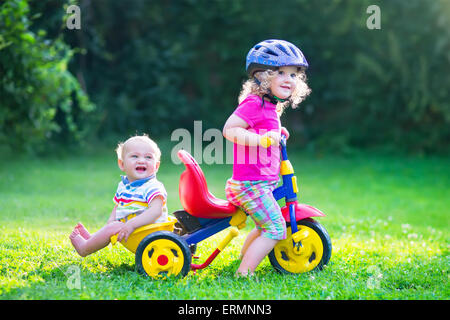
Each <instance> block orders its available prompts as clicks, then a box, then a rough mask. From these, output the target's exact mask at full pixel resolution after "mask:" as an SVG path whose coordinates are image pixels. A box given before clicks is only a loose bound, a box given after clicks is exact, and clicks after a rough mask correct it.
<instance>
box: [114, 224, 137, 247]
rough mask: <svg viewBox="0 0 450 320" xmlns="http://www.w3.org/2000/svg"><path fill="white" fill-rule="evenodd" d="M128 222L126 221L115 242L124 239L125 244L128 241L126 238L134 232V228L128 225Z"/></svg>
mask: <svg viewBox="0 0 450 320" xmlns="http://www.w3.org/2000/svg"><path fill="white" fill-rule="evenodd" d="M128 222H129V221H127V222H126V223H125V224H124V225H123V227H122V229H120V231H119V233H118V234H117V241H119V242H120V241H122V239H125V242H126V241H127V240H128V237H129V236H130V234H132V233H133V231H134V227H133V226H132V225H131V224H129V223H128Z"/></svg>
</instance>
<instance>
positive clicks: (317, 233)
mask: <svg viewBox="0 0 450 320" xmlns="http://www.w3.org/2000/svg"><path fill="white" fill-rule="evenodd" d="M297 228H298V231H299V232H300V233H301V234H303V235H304V238H302V240H301V241H299V243H297V245H296V246H294V241H293V239H292V232H291V226H290V224H288V226H287V237H286V239H285V240H281V241H280V242H278V243H277V245H276V246H275V247H274V248H273V250H272V251H271V252H270V253H269V260H270V263H271V264H272V266H273V267H274V268H275V269H276V270H277V271H279V272H281V273H287V274H297V273H304V272H308V271H311V270H314V269H317V270H321V269H322V268H323V266H324V265H326V264H327V263H328V261H329V260H330V257H331V240H330V236H329V235H328V232H327V231H326V230H325V228H324V227H323V226H322V225H321V224H320V223H318V222H317V221H315V220H313V219H304V220H300V221H298V222H297Z"/></svg>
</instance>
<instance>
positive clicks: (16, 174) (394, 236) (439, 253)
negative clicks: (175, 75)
mask: <svg viewBox="0 0 450 320" xmlns="http://www.w3.org/2000/svg"><path fill="white" fill-rule="evenodd" d="M290 157H291V162H292V163H293V165H294V168H295V170H296V174H297V176H298V179H299V185H300V201H301V202H302V203H307V204H310V205H313V206H315V207H317V208H319V209H321V210H322V211H323V212H324V213H326V215H327V216H326V217H323V218H318V220H319V221H320V222H321V223H322V224H323V225H324V226H325V227H326V229H327V230H328V232H329V234H330V237H331V240H332V244H333V252H332V256H331V260H330V263H329V265H328V266H327V267H326V268H325V269H324V270H323V271H321V272H312V273H307V274H300V275H295V276H286V275H281V274H279V273H277V272H276V271H275V270H274V269H273V268H272V266H271V265H270V263H269V261H268V259H267V258H266V259H264V260H263V262H262V264H261V265H260V266H259V267H258V269H257V272H256V277H255V278H252V279H236V278H234V277H233V275H234V272H235V270H236V269H237V267H238V263H239V262H238V260H237V257H238V255H239V250H240V246H241V245H242V243H243V241H244V238H245V236H246V234H247V232H249V231H250V230H251V228H252V227H253V222H251V220H250V219H248V223H247V224H248V226H247V227H246V228H245V229H244V230H243V232H241V234H240V235H239V236H238V237H237V238H235V239H234V240H233V241H232V243H231V244H230V245H229V246H228V247H227V248H226V249H225V250H224V252H223V253H221V254H220V255H219V256H218V257H217V258H216V260H215V261H214V262H213V263H212V265H211V266H210V267H208V268H206V269H204V270H200V271H198V272H197V273H196V274H193V273H192V272H190V273H189V275H188V276H187V277H185V278H181V279H180V278H169V279H166V280H162V281H161V280H159V281H158V280H152V279H150V278H145V277H143V276H141V275H139V274H138V273H137V272H135V269H134V268H135V266H134V255H133V254H132V253H130V252H129V251H127V250H126V249H125V248H123V247H122V246H121V245H116V246H114V247H113V246H108V247H107V248H105V249H104V250H102V251H99V252H97V253H95V254H93V255H91V256H89V257H87V258H81V257H79V256H78V255H77V254H76V253H75V251H74V249H73V248H72V246H71V244H70V241H69V239H68V235H69V233H70V232H71V230H72V228H73V226H74V225H75V224H76V223H77V222H78V221H81V222H83V223H84V225H85V226H86V227H87V228H88V229H89V230H90V231H91V232H92V231H96V230H97V229H98V228H100V227H101V226H103V224H104V223H105V221H106V220H107V219H108V217H109V214H110V212H111V209H112V207H113V203H112V197H113V194H114V192H115V190H116V187H117V183H118V182H119V175H120V174H121V172H120V170H119V169H118V168H117V166H116V160H115V158H114V153H113V152H109V153H100V154H98V155H74V156H73V157H71V158H69V157H62V158H57V157H51V158H48V159H35V158H18V159H10V158H8V159H3V160H2V161H1V162H2V165H1V167H0V177H1V181H2V183H1V184H0V194H1V195H2V196H1V198H0V219H1V225H0V259H1V261H0V298H1V299H441V300H445V299H449V298H450V290H449V289H450V288H449V284H448V280H449V216H450V215H449V213H450V209H449V208H450V165H449V164H450V159H448V158H414V157H406V156H369V155H358V156H355V157H340V156H336V157H335V156H323V157H320V158H318V157H315V156H312V155H308V154H303V153H300V152H298V153H295V152H294V150H292V149H291V150H290ZM202 168H203V170H204V172H205V175H206V178H207V181H208V184H209V187H210V189H211V191H212V193H214V194H215V195H216V196H218V197H224V184H225V181H226V179H227V178H228V177H229V176H230V174H231V166H229V165H215V166H207V165H202ZM182 171H183V167H182V166H181V165H180V166H176V165H173V164H172V163H171V162H170V157H169V156H168V155H167V153H166V154H165V156H164V157H163V163H162V165H161V168H160V172H159V174H158V177H159V179H160V180H161V181H162V182H164V183H165V186H166V189H167V190H168V192H169V210H170V211H175V210H177V209H180V208H181V206H180V202H179V200H178V179H179V175H180V173H181V172H182ZM223 236H224V232H222V233H219V234H217V235H215V236H214V237H211V238H209V239H208V240H205V241H204V242H202V243H200V244H199V247H198V250H197V254H198V255H200V260H201V261H203V260H204V259H205V258H206V257H207V256H208V255H209V254H210V253H211V252H212V251H213V250H214V248H215V245H216V244H217V243H218V242H219V241H220V239H221V238H222V237H223ZM78 272H79V273H78ZM78 276H79V277H78ZM77 278H78V279H80V282H79V285H80V286H79V287H78V286H77V284H78V283H77V282H75V281H74V279H77Z"/></svg>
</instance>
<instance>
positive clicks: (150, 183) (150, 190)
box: [113, 175, 168, 223]
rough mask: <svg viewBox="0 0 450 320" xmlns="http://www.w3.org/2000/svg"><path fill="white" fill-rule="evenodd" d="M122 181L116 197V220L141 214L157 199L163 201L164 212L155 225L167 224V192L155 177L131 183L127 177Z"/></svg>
mask: <svg viewBox="0 0 450 320" xmlns="http://www.w3.org/2000/svg"><path fill="white" fill-rule="evenodd" d="M121 178H122V181H120V182H119V185H118V186H117V191H116V194H115V196H114V199H113V201H114V203H115V204H116V205H117V208H116V220H120V219H122V218H125V217H127V216H128V215H130V214H133V213H134V214H136V215H137V214H140V213H142V212H143V211H145V210H146V209H147V208H148V204H149V203H150V202H151V201H152V200H153V199H154V198H155V197H156V196H161V197H162V199H163V212H162V214H161V216H160V217H159V218H158V219H156V221H155V222H154V223H160V222H167V221H168V214H167V192H166V189H165V188H164V185H163V184H162V183H161V182H159V181H158V180H157V179H156V176H155V175H151V176H150V177H148V178H145V179H140V180H135V181H133V182H129V181H128V178H127V177H126V176H121Z"/></svg>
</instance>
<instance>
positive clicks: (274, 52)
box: [246, 39, 308, 77]
mask: <svg viewBox="0 0 450 320" xmlns="http://www.w3.org/2000/svg"><path fill="white" fill-rule="evenodd" d="M285 66H297V67H300V68H305V69H306V68H308V62H307V61H306V59H305V56H304V55H303V53H302V52H301V51H300V49H299V48H297V47H296V46H295V45H293V44H292V43H290V42H288V41H285V40H275V39H271V40H265V41H262V42H260V43H258V44H257V45H255V46H254V47H253V48H251V49H250V51H249V52H248V54H247V63H246V70H247V74H248V75H249V76H250V77H253V75H254V74H255V72H258V71H264V70H267V69H275V68H278V67H285Z"/></svg>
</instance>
